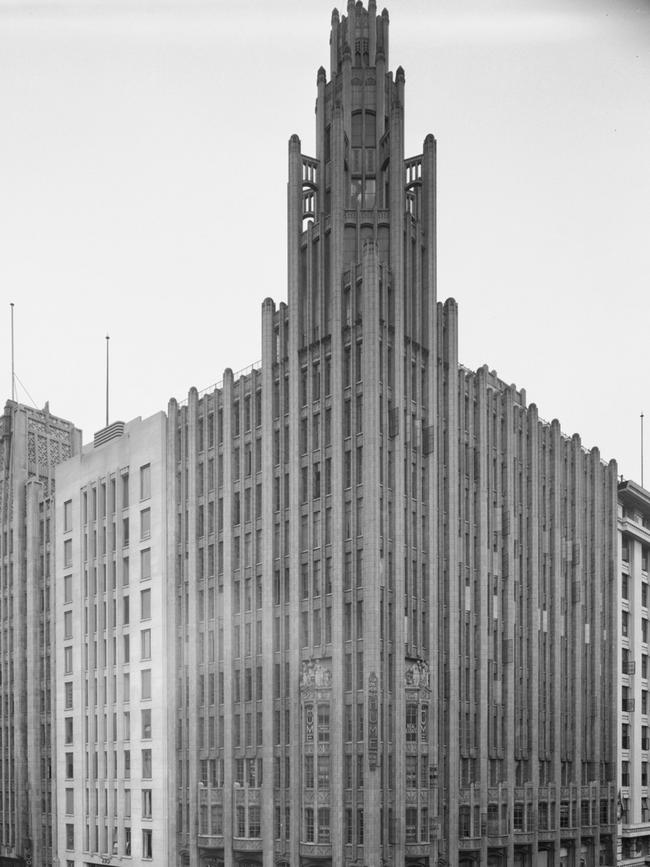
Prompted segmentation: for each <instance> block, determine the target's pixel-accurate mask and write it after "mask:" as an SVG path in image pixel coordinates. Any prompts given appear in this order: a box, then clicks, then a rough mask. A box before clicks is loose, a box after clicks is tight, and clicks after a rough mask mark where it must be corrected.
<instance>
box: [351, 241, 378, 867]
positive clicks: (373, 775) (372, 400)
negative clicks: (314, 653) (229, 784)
mask: <svg viewBox="0 0 650 867" xmlns="http://www.w3.org/2000/svg"><path fill="white" fill-rule="evenodd" d="M361 275H362V276H361V285H362V292H363V311H364V322H363V326H364V327H363V359H362V364H363V371H362V375H363V386H364V388H363V500H364V516H365V519H364V526H363V563H364V576H363V607H364V612H365V621H366V622H365V624H364V630H363V652H364V674H365V678H366V685H365V689H364V692H365V714H364V717H365V720H366V732H365V734H366V748H365V768H364V779H365V780H366V785H365V787H364V805H363V811H364V816H365V817H366V821H365V831H366V835H367V840H366V843H365V860H366V863H367V864H380V863H381V857H382V845H381V844H382V841H381V831H382V829H381V825H380V809H381V807H382V791H381V780H380V770H379V762H378V759H379V717H378V708H379V703H380V702H381V701H383V700H384V699H385V697H384V696H383V695H381V696H380V695H379V694H378V683H379V675H380V672H381V662H380V638H379V636H380V634H381V624H380V622H379V617H380V614H379V612H380V604H379V600H380V593H381V590H380V586H379V583H380V577H379V576H380V567H379V560H380V547H381V538H380V534H379V523H380V514H379V513H380V496H381V485H380V472H379V468H380V460H381V435H380V433H379V388H378V384H379V383H380V382H381V378H382V377H381V370H380V357H379V257H378V251H377V244H376V242H375V241H366V242H365V243H364V245H363V251H362V260H361ZM358 532H359V529H358V528H357V533H358ZM358 580H359V579H358V577H357V581H358Z"/></svg>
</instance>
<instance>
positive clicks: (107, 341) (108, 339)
mask: <svg viewBox="0 0 650 867" xmlns="http://www.w3.org/2000/svg"><path fill="white" fill-rule="evenodd" d="M110 339H111V338H110V337H109V336H108V334H107V335H106V427H108V344H109V341H110Z"/></svg>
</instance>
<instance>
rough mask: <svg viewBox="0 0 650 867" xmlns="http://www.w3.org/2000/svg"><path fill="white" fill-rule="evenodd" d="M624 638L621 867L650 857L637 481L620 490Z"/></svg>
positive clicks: (643, 509)
mask: <svg viewBox="0 0 650 867" xmlns="http://www.w3.org/2000/svg"><path fill="white" fill-rule="evenodd" d="M618 529H619V539H620V578H619V582H620V583H619V588H620V589H619V592H620V618H621V633H620V634H621V639H620V655H619V665H618V671H619V672H620V675H619V680H620V687H619V688H620V705H619V709H620V714H619V742H618V743H619V749H620V764H619V769H618V770H619V774H620V779H619V787H620V805H619V819H620V848H619V863H621V864H625V865H629V867H637V865H643V864H647V863H648V858H649V857H650V811H649V810H648V760H649V758H648V755H649V751H650V742H649V740H648V724H649V723H648V616H649V615H648V557H649V556H650V493H648V491H647V490H645V488H642V487H641V486H640V485H637V484H635V482H631V481H625V482H621V484H620V485H619V488H618Z"/></svg>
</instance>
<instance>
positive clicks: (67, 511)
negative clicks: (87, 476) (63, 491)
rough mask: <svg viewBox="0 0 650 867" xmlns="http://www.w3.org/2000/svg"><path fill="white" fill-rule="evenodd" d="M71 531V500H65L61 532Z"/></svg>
mask: <svg viewBox="0 0 650 867" xmlns="http://www.w3.org/2000/svg"><path fill="white" fill-rule="evenodd" d="M71 530H72V500H66V502H65V503H64V504H63V532H64V533H69V532H70V531H71Z"/></svg>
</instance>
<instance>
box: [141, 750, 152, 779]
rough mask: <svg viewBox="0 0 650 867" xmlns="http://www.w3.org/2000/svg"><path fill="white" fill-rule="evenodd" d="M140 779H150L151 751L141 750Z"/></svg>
mask: <svg viewBox="0 0 650 867" xmlns="http://www.w3.org/2000/svg"><path fill="white" fill-rule="evenodd" d="M142 779H143V780H150V779H151V750H142Z"/></svg>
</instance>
